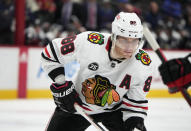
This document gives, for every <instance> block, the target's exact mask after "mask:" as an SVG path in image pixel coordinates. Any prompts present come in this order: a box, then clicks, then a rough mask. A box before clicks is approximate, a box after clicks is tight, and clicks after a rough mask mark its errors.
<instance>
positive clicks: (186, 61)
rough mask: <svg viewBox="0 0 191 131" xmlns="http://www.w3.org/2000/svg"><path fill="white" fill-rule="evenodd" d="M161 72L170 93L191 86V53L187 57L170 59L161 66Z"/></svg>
mask: <svg viewBox="0 0 191 131" xmlns="http://www.w3.org/2000/svg"><path fill="white" fill-rule="evenodd" d="M159 72H160V74H161V76H162V80H163V82H164V84H166V85H167V86H168V91H169V93H176V92H178V91H179V88H186V89H187V88H188V87H189V86H191V53H190V54H189V55H188V56H186V57H185V58H177V59H172V60H169V61H167V62H165V63H163V64H161V65H160V66H159Z"/></svg>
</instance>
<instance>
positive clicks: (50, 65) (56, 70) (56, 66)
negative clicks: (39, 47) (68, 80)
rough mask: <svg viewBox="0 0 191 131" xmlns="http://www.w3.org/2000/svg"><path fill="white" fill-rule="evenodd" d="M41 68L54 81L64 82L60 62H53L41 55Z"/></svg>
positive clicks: (62, 68)
mask: <svg viewBox="0 0 191 131" xmlns="http://www.w3.org/2000/svg"><path fill="white" fill-rule="evenodd" d="M41 65H42V69H43V70H44V72H45V73H47V75H48V76H49V77H50V78H51V79H52V80H53V81H54V82H56V83H58V84H63V83H64V82H65V71H64V67H63V66H62V64H60V63H58V62H53V61H51V60H47V59H45V58H44V57H41Z"/></svg>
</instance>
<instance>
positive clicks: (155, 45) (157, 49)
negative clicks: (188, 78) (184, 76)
mask: <svg viewBox="0 0 191 131" xmlns="http://www.w3.org/2000/svg"><path fill="white" fill-rule="evenodd" d="M143 33H144V36H145V38H146V40H147V41H148V43H149V45H150V46H151V47H152V49H153V50H154V51H155V52H156V54H157V55H158V57H159V58H160V60H161V61H162V63H165V62H166V61H167V59H166V57H165V55H164V54H163V52H162V50H161V49H160V46H159V44H158V43H157V41H156V40H155V38H154V37H153V36H152V34H151V32H150V30H149V29H148V27H147V26H143ZM178 88H179V90H180V92H181V93H182V95H183V97H184V98H185V100H186V101H187V103H188V104H189V106H190V107H191V96H190V94H189V93H188V91H187V89H185V88H181V87H178Z"/></svg>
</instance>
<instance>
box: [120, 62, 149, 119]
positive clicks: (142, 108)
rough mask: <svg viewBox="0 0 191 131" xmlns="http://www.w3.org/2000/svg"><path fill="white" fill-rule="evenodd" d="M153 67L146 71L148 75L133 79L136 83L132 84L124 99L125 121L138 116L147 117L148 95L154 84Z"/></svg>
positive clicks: (144, 74)
mask: <svg viewBox="0 0 191 131" xmlns="http://www.w3.org/2000/svg"><path fill="white" fill-rule="evenodd" d="M152 70H153V67H152V66H151V67H149V68H147V69H146V70H145V72H147V73H143V74H142V75H140V74H139V77H135V78H132V79H131V81H136V82H135V83H134V84H132V85H131V86H130V88H129V90H128V92H127V93H126V94H125V95H124V97H123V99H122V104H121V109H122V112H123V120H124V121H125V120H127V119H128V118H130V117H133V116H137V117H142V118H143V119H144V118H145V117H146V116H147V111H148V99H147V98H146V95H147V94H148V92H149V90H150V86H151V82H152V75H153V72H152Z"/></svg>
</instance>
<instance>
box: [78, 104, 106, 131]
mask: <svg viewBox="0 0 191 131" xmlns="http://www.w3.org/2000/svg"><path fill="white" fill-rule="evenodd" d="M74 108H75V109H76V111H77V112H78V113H79V114H80V115H82V116H83V117H84V118H85V119H86V120H87V121H89V122H90V123H91V124H92V125H93V126H94V127H95V128H96V129H97V130H98V131H105V130H104V129H103V128H102V127H101V126H100V125H99V124H98V123H97V122H95V121H94V120H93V119H92V118H91V117H90V116H89V115H88V114H87V113H85V112H84V110H83V109H82V108H81V107H80V106H79V105H78V104H77V103H74Z"/></svg>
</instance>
